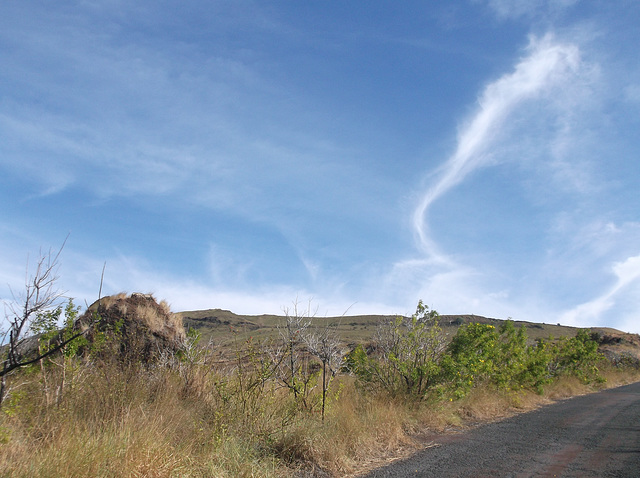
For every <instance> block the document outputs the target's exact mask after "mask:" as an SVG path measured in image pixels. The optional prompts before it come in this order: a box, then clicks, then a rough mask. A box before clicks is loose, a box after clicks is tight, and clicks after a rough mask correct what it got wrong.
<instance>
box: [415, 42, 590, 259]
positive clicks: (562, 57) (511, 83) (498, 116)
mask: <svg viewBox="0 0 640 478" xmlns="http://www.w3.org/2000/svg"><path fill="white" fill-rule="evenodd" d="M579 67H580V51H579V49H578V47H577V46H575V45H571V44H563V43H558V42H556V41H555V40H554V38H553V36H552V35H550V34H548V35H546V36H544V37H542V38H536V37H532V38H531V41H530V44H529V46H528V48H527V56H526V57H524V58H523V59H522V60H520V62H519V63H518V64H517V65H516V67H515V69H514V71H513V72H512V73H509V74H507V75H504V76H503V77H501V78H499V79H498V80H496V81H495V82H493V83H491V84H489V85H488V86H487V87H486V88H485V90H484V92H483V94H482V95H481V97H480V99H479V107H478V111H477V112H476V113H475V114H474V115H473V117H472V118H471V119H470V121H469V122H468V123H467V124H466V125H464V126H463V128H462V129H461V132H460V133H459V136H458V141H457V147H456V150H455V152H454V154H453V155H452V156H451V157H450V158H449V159H448V160H447V161H446V163H445V164H444V165H443V166H442V167H441V168H440V174H439V177H438V179H437V181H436V182H435V183H434V184H433V185H431V186H430V187H429V188H428V190H427V192H426V193H425V194H424V195H423V196H422V199H421V201H420V203H419V205H418V207H417V208H416V209H415V211H414V214H413V224H414V227H415V231H416V233H417V237H418V239H419V241H420V245H421V246H422V248H423V249H424V250H425V252H426V253H427V254H428V255H429V256H430V257H431V258H432V259H434V260H436V262H446V259H445V258H444V257H443V256H442V255H441V254H440V253H439V252H437V248H436V246H435V244H434V242H433V240H432V239H431V238H430V236H429V232H428V223H427V220H426V217H425V216H427V213H428V211H429V208H430V207H431V205H432V204H433V203H434V202H435V201H436V200H437V199H438V198H440V197H441V196H443V195H444V194H445V193H447V192H448V191H449V190H450V189H451V188H453V187H454V186H456V185H457V184H459V183H460V182H462V181H463V180H464V179H465V178H466V177H467V176H468V175H469V174H470V173H472V172H473V171H475V170H476V169H478V168H481V167H483V166H486V165H488V164H491V161H492V155H491V151H490V149H489V148H490V147H491V146H492V145H493V144H495V141H496V139H497V138H499V137H500V131H501V129H502V128H503V126H504V123H505V121H506V120H507V119H508V118H509V115H510V113H512V112H513V111H514V110H515V109H516V108H517V107H519V106H521V105H522V104H523V102H525V101H527V100H531V99H534V98H536V96H539V95H541V94H542V93H545V92H547V91H548V90H549V89H550V88H553V87H557V86H558V85H560V84H563V83H566V81H567V80H568V79H569V78H570V77H571V76H572V75H574V74H575V73H576V71H577V70H578V69H579Z"/></svg>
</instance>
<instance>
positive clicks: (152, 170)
mask: <svg viewBox="0 0 640 478" xmlns="http://www.w3.org/2000/svg"><path fill="white" fill-rule="evenodd" d="M638 24H640V3H638V2H637V1H631V0H629V1H625V0H620V1H616V2H610V1H604V0H603V1H578V0H575V1H573V0H557V1H552V0H519V1H515V0H514V1H507V0H489V1H481V0H475V1H474V0H470V1H458V2H454V1H440V2H419V1H416V2H411V1H407V2H380V1H367V2H356V1H322V2H320V1H305V2H252V1H245V0H234V1H188V2H171V1H158V0H153V1H144V0H141V1H136V2H125V1H118V0H112V1H108V0H104V1H98V0H95V1H91V0H87V1H76V2H70V1H64V0H60V1H57V2H45V1H5V2H2V4H1V5H0V65H1V66H2V67H1V68H0V198H1V201H2V204H3V207H2V208H1V209H0V261H1V263H2V264H3V267H2V268H1V269H0V296H2V297H3V299H5V300H8V299H9V298H10V288H11V289H13V290H14V291H16V290H17V291H19V290H20V289H21V287H23V286H22V284H23V283H24V275H25V266H26V264H27V258H28V257H31V258H32V259H33V257H34V255H37V253H38V250H39V249H40V248H44V249H47V248H49V247H53V248H56V247H58V246H59V245H60V244H61V243H62V242H63V241H64V239H65V237H66V236H67V235H69V238H68V241H67V244H66V246H65V249H64V252H63V255H62V258H61V262H62V266H61V269H60V285H61V286H62V287H63V288H64V289H65V290H67V291H68V294H69V295H70V296H72V297H75V298H76V302H78V303H81V304H82V303H84V302H85V301H87V302H89V303H90V302H92V301H93V300H95V299H96V298H97V294H98V288H99V285H100V274H101V271H102V267H103V264H104V263H105V262H106V272H105V278H104V286H103V293H106V294H110V293H117V292H121V291H127V292H133V291H142V292H152V293H154V294H155V295H156V296H157V297H158V298H161V299H166V300H167V301H168V302H169V303H170V304H171V305H172V308H173V310H176V311H178V310H190V309H201V308H225V309H230V310H233V311H234V312H237V313H247V314H260V313H279V312H281V311H282V308H283V307H287V306H290V305H291V303H292V301H295V300H296V299H297V300H299V301H301V302H303V303H306V302H307V301H308V300H312V301H313V303H314V304H315V307H317V311H318V314H320V315H341V314H343V313H345V312H346V313H348V314H365V313H380V314H386V313H400V314H405V313H411V312H412V311H413V310H414V309H415V305H416V303H417V301H418V300H419V299H423V300H424V301H425V303H426V304H428V305H429V306H431V307H433V308H434V309H436V310H438V311H439V312H440V313H443V314H464V313H468V314H472V313H473V314H478V315H486V316H491V317H500V318H506V317H512V318H514V319H517V320H532V321H538V322H548V323H549V322H550V323H556V322H560V323H563V324H567V325H576V326H611V327H616V328H620V329H622V330H625V331H631V332H640V321H638V310H639V309H640V194H639V193H638V191H640V158H639V152H640V135H639V134H638V130H639V127H640V62H639V61H638V58H639V57H638V45H640V29H639V28H638Z"/></svg>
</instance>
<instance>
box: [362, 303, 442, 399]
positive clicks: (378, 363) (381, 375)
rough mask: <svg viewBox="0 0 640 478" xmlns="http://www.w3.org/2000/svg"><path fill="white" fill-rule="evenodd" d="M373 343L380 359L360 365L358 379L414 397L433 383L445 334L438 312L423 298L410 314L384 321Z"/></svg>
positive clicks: (436, 375)
mask: <svg viewBox="0 0 640 478" xmlns="http://www.w3.org/2000/svg"><path fill="white" fill-rule="evenodd" d="M375 345H376V348H377V350H378V351H379V353H380V357H379V360H376V359H373V358H372V359H369V360H368V364H367V366H364V365H365V364H362V363H361V364H359V365H358V367H357V371H359V374H358V375H359V377H360V378H365V377H368V380H370V381H371V382H374V383H378V384H380V385H381V386H382V387H383V388H385V389H386V390H387V391H389V392H390V393H393V394H396V393H403V394H407V395H413V396H415V397H423V396H424V394H425V393H426V391H427V390H428V389H429V388H430V387H431V386H432V385H434V384H435V380H436V378H437V377H438V374H439V369H440V365H439V361H440V356H441V354H442V352H443V350H444V347H445V337H444V333H443V331H442V328H441V327H440V324H439V315H438V313H437V312H436V311H435V310H429V308H428V307H427V306H425V305H424V304H423V302H422V301H420V302H418V307H417V308H416V313H415V314H414V315H413V316H411V317H408V318H407V317H395V318H393V319H391V320H389V321H388V322H386V323H385V324H383V325H382V326H381V327H380V328H379V330H378V332H377V334H376V339H375ZM351 358H352V359H353V358H354V357H351ZM356 373H357V372H356Z"/></svg>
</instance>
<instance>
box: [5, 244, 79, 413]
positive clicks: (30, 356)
mask: <svg viewBox="0 0 640 478" xmlns="http://www.w3.org/2000/svg"><path fill="white" fill-rule="evenodd" d="M65 243H66V239H65V241H64V243H63V244H62V246H61V247H60V249H59V250H58V251H57V252H55V253H53V252H52V251H51V250H49V252H48V253H46V254H44V253H42V252H41V253H40V257H39V259H38V262H37V263H36V266H35V270H34V271H33V273H30V271H29V264H28V263H27V270H26V275H25V291H24V294H23V295H22V294H21V295H20V296H16V295H15V294H13V291H12V295H13V301H12V303H10V304H5V307H6V309H5V310H6V311H7V312H5V317H6V319H7V322H8V326H9V328H8V330H6V331H5V333H4V334H3V336H2V343H5V342H6V339H7V336H8V338H9V340H8V342H6V344H5V345H4V346H3V349H2V352H0V357H1V360H2V369H0V405H2V401H3V399H4V396H5V394H6V391H7V390H6V377H7V375H8V374H10V373H11V372H12V371H14V370H16V369H18V368H20V367H25V366H27V365H30V364H32V363H36V362H38V361H40V360H42V359H43V358H45V357H48V356H49V355H52V354H54V353H56V352H58V351H59V350H61V349H62V348H63V347H65V346H66V345H67V344H68V343H70V342H71V341H72V340H75V339H76V338H78V337H79V336H80V335H82V334H83V333H82V332H77V333H74V334H72V335H71V336H70V337H68V338H65V339H64V340H62V341H60V342H58V343H57V344H56V345H55V346H53V347H51V348H49V349H48V350H46V352H42V353H41V352H40V351H39V349H38V347H37V338H36V337H34V335H33V331H32V327H31V326H32V324H33V320H34V319H35V318H36V317H37V316H38V315H39V314H43V313H45V312H46V311H48V310H50V309H51V308H54V307H56V306H57V305H58V303H59V300H60V299H61V298H62V297H63V294H64V292H63V291H61V290H60V289H58V288H57V281H58V279H59V277H58V268H59V259H60V254H61V253H62V249H63V248H64V245H65Z"/></svg>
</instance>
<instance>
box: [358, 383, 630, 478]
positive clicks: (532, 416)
mask: <svg viewBox="0 0 640 478" xmlns="http://www.w3.org/2000/svg"><path fill="white" fill-rule="evenodd" d="M366 476H367V477H370V478H373V477H376V478H380V477H393V476H425V477H426V476H430V477H431V476H433V477H528V476H549V477H553V476H563V477H608V476H612V477H613V476H615V477H640V383H635V384H632V385H627V386H624V387H619V388H614V389H610V390H605V391H603V392H599V393H593V394H590V395H584V396H581V397H576V398H572V399H568V400H563V401H560V402H557V403H555V404H552V405H548V406H545V407H543V408H540V409H538V410H535V411H532V412H529V413H524V414H521V415H517V416H514V417H511V418H508V419H506V420H503V421H501V422H497V423H492V424H488V425H483V426H480V427H478V428H474V429H471V430H468V431H463V432H458V433H452V434H445V435H441V436H437V437H435V438H434V442H433V443H432V446H430V447H429V448H427V449H425V450H423V451H421V452H419V453H417V454H416V455H414V456H412V457H411V458H408V459H405V460H402V461H398V462H395V463H393V464H392V465H389V466H386V467H384V468H380V469H377V470H375V471H373V472H371V473H369V474H368V475H366Z"/></svg>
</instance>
